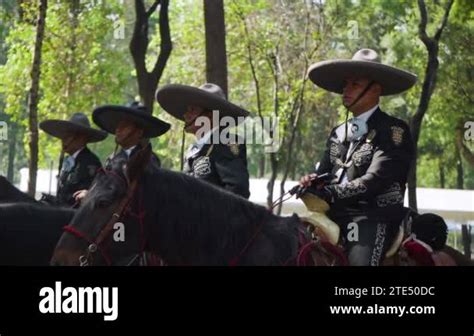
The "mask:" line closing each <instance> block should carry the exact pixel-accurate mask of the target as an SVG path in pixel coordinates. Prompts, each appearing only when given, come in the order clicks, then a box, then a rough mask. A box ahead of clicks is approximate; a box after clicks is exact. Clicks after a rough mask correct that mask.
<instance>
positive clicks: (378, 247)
mask: <svg viewBox="0 0 474 336" xmlns="http://www.w3.org/2000/svg"><path fill="white" fill-rule="evenodd" d="M384 241H385V225H384V224H381V223H378V224H377V232H376V234H375V245H374V251H373V253H372V258H371V260H370V265H371V266H378V265H379V264H380V259H381V256H382V251H383V243H384Z"/></svg>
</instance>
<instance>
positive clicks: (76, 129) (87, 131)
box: [39, 112, 107, 142]
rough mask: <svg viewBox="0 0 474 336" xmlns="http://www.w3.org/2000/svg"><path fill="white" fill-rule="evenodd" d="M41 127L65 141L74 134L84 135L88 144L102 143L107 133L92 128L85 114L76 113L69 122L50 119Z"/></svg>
mask: <svg viewBox="0 0 474 336" xmlns="http://www.w3.org/2000/svg"><path fill="white" fill-rule="evenodd" d="M39 127H40V128H41V129H42V130H43V131H45V132H46V133H48V134H49V135H51V136H53V137H55V138H59V139H64V138H65V137H67V136H70V135H72V134H84V135H87V137H88V142H98V141H102V140H104V139H105V138H106V137H107V133H106V132H104V131H101V130H98V129H94V128H92V127H91V125H90V123H89V118H87V116H86V115H85V114H84V113H81V112H77V113H74V114H73V115H72V116H71V118H70V119H69V120H58V119H50V120H45V121H42V122H41V123H40V124H39Z"/></svg>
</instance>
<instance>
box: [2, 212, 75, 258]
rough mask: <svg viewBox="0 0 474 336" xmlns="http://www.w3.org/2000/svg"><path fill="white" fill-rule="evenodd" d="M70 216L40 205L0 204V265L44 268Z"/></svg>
mask: <svg viewBox="0 0 474 336" xmlns="http://www.w3.org/2000/svg"><path fill="white" fill-rule="evenodd" d="M73 215H74V210H72V209H67V208H58V207H49V206H44V205H41V204H33V203H4V204H0V265H13V266H47V265H48V264H49V261H50V260H51V256H52V254H53V251H54V247H55V246H56V243H57V242H58V240H59V237H61V234H62V232H63V231H62V228H63V227H64V225H66V224H67V223H69V221H70V220H71V219H72V217H73Z"/></svg>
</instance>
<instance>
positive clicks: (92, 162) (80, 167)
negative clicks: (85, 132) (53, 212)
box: [56, 147, 102, 206]
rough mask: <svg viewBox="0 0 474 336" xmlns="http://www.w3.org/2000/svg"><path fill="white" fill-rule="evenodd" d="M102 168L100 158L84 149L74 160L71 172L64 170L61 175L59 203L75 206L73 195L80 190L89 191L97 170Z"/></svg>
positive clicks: (58, 193) (58, 194)
mask: <svg viewBox="0 0 474 336" xmlns="http://www.w3.org/2000/svg"><path fill="white" fill-rule="evenodd" d="M101 167H102V164H101V163H100V160H99V158H98V157H97V156H96V155H95V154H94V153H92V152H91V151H90V150H89V148H87V147H84V149H82V150H81V151H80V152H79V154H77V157H76V158H75V160H74V166H73V167H72V168H71V169H70V170H67V171H65V170H62V171H61V173H60V175H59V184H58V192H57V197H56V198H57V203H58V204H59V205H64V206H66V205H68V206H71V205H73V204H75V200H74V198H73V197H72V195H73V194H74V193H75V192H76V191H79V190H83V189H89V187H90V185H91V183H92V181H93V180H94V178H95V175H96V173H97V170H98V169H99V168H101Z"/></svg>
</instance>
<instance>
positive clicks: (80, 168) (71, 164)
mask: <svg viewBox="0 0 474 336" xmlns="http://www.w3.org/2000/svg"><path fill="white" fill-rule="evenodd" d="M39 127H40V128H41V129H42V130H43V131H45V132H46V133H47V134H49V135H51V136H53V137H56V138H59V139H61V141H62V148H63V151H64V152H66V153H67V154H68V155H67V156H66V157H65V159H64V161H63V164H62V167H61V171H60V173H59V180H58V191H57V196H56V197H52V196H50V195H44V196H43V200H44V201H46V202H47V203H52V204H54V205H69V206H71V205H74V204H75V202H76V200H75V198H74V195H75V193H76V192H78V191H79V190H83V189H87V188H89V186H90V184H91V183H92V180H93V179H94V177H95V175H96V172H97V169H99V168H100V167H102V164H101V163H100V160H99V158H98V157H97V156H96V155H95V154H94V153H92V152H91V151H90V150H89V148H87V144H88V143H92V142H98V141H102V140H104V139H105V138H106V137H107V133H105V132H103V131H100V130H96V129H94V128H92V127H90V123H89V119H88V118H87V116H86V115H85V114H83V113H74V114H73V115H72V116H71V118H70V119H69V120H56V119H52V120H45V121H43V122H41V123H40V125H39Z"/></svg>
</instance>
